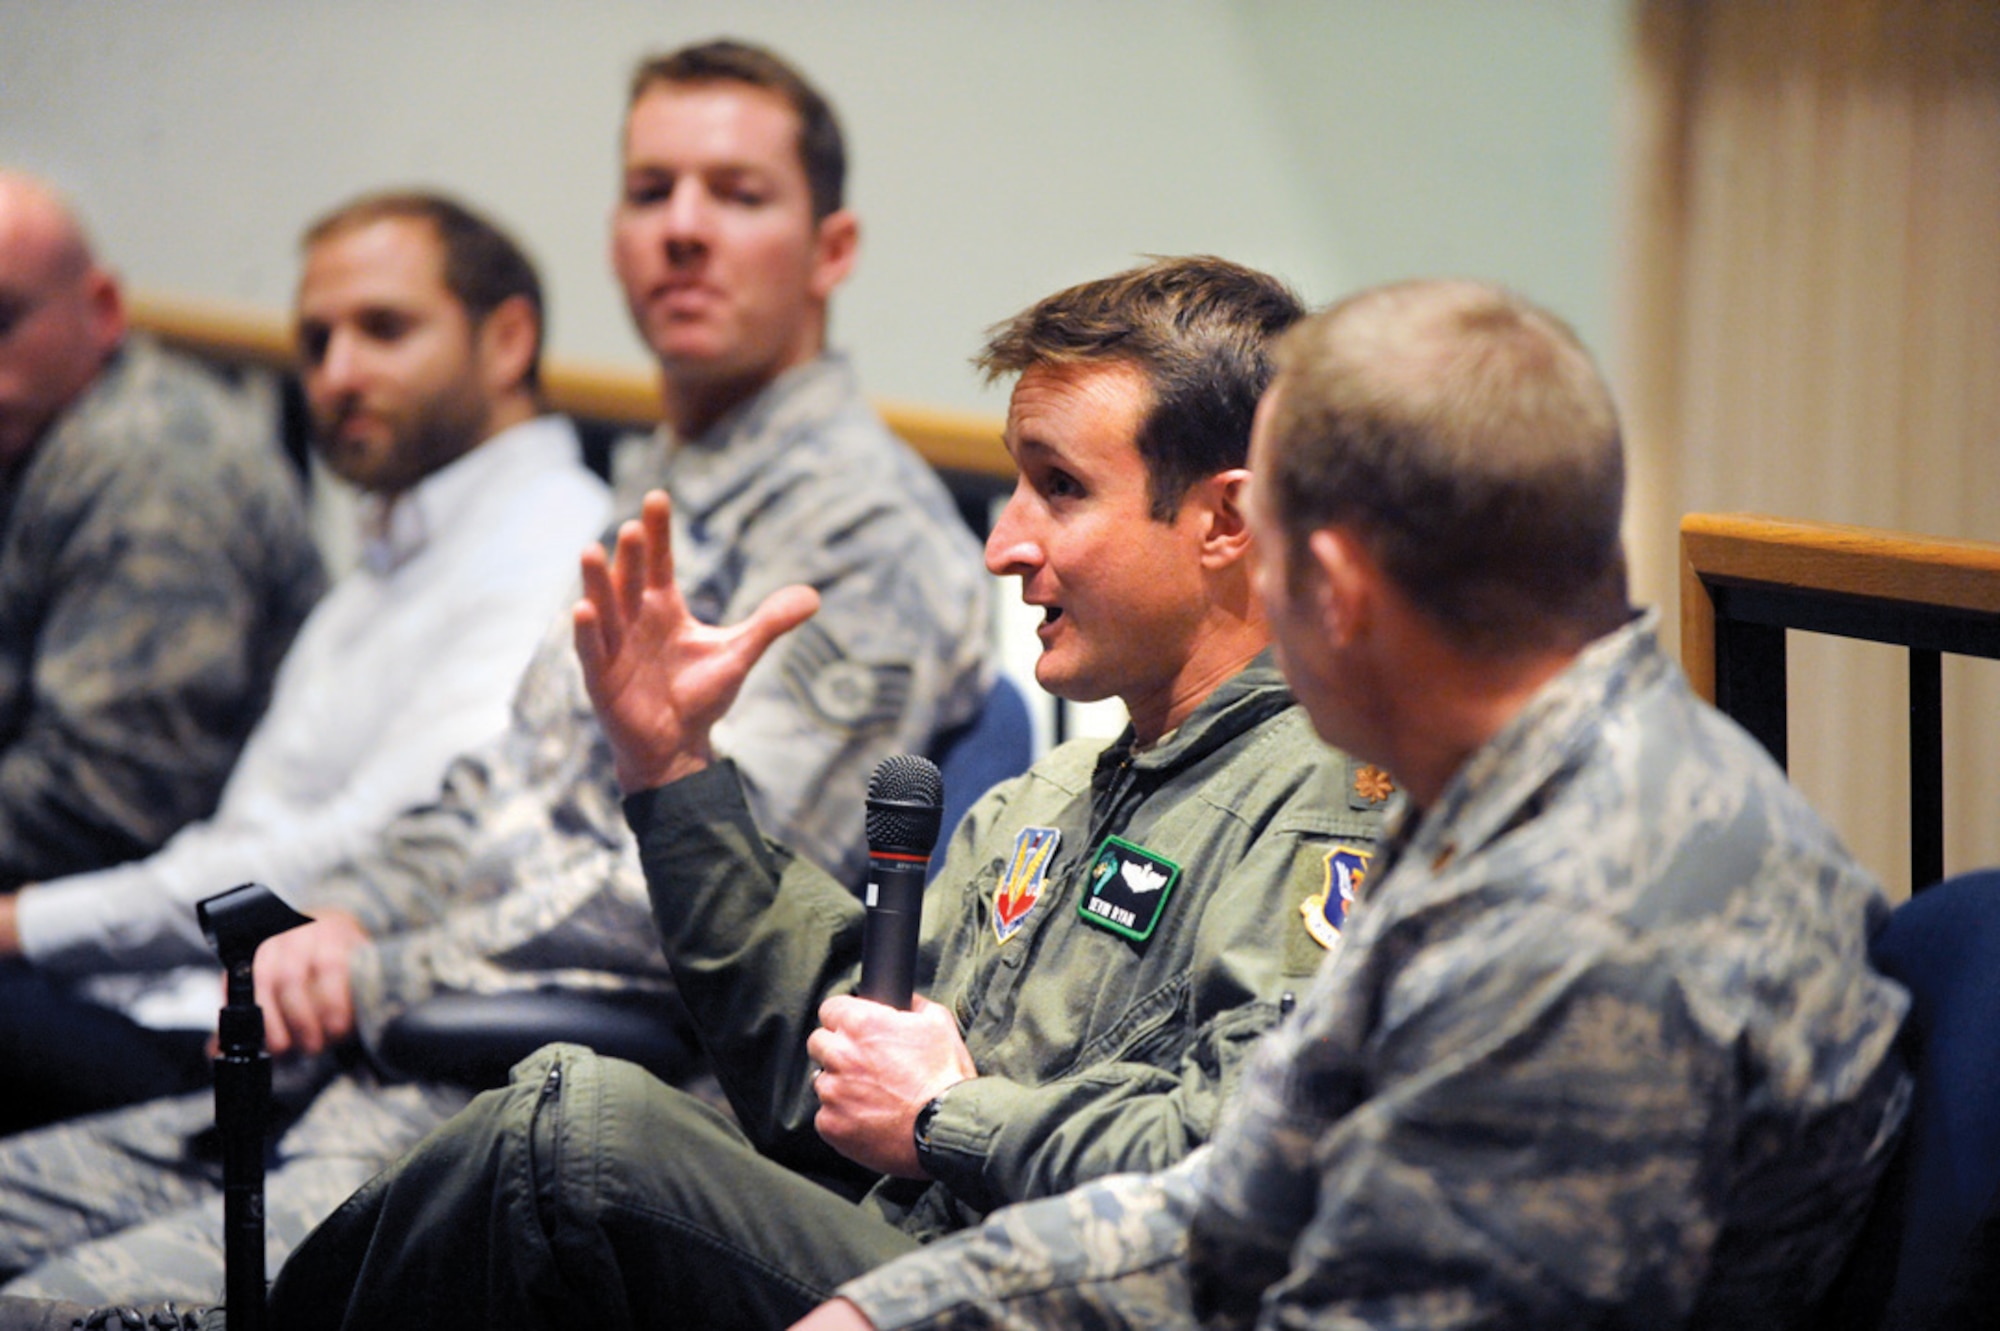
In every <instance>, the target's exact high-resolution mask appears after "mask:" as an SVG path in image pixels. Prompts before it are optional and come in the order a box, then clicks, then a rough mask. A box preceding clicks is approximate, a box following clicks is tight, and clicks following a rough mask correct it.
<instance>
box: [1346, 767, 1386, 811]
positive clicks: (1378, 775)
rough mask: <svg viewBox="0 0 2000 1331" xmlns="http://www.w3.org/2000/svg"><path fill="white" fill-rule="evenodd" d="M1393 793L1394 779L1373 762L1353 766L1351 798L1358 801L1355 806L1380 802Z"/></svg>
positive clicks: (1359, 806) (1364, 806)
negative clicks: (1352, 793)
mask: <svg viewBox="0 0 2000 1331" xmlns="http://www.w3.org/2000/svg"><path fill="white" fill-rule="evenodd" d="M1395 793H1396V782H1395V780H1394V779H1393V778H1391V777H1390V775H1389V774H1388V773H1387V772H1385V771H1383V770H1382V769H1381V768H1379V767H1377V766H1376V765H1375V764H1374V763H1362V764H1361V765H1360V766H1358V767H1356V768H1354V795H1353V798H1354V800H1355V801H1358V802H1357V803H1356V804H1355V807H1356V808H1366V807H1368V806H1370V805H1375V804H1380V803H1381V802H1382V801H1383V800H1386V799H1388V798H1389V797H1390V796H1391V795H1393V794H1395Z"/></svg>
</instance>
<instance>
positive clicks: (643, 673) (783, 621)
mask: <svg viewBox="0 0 2000 1331" xmlns="http://www.w3.org/2000/svg"><path fill="white" fill-rule="evenodd" d="M670 514H671V508H670V505H669V501H668V499H667V496H666V495H665V494H664V493H662V492H661V491H659V490H654V491H652V492H651V493H649V494H648V495H647V496H646V498H645V502H644V503H643V504H642V506H641V507H640V511H639V517H638V519H637V520H636V521H632V522H627V523H626V524H624V526H622V527H620V528H619V529H618V549H617V553H616V555H615V556H614V557H613V558H611V559H609V560H607V559H606V558H605V555H604V551H603V550H602V549H600V548H599V547H597V546H594V545H593V546H592V547H590V548H589V549H588V550H586V551H584V553H583V596H584V599H583V600H581V601H578V602H577V603H576V610H575V612H574V620H575V626H576V654H577V656H578V657H579V658H580V659H581V660H582V662H583V678H584V683H585V684H586V685H587V686H588V687H589V689H590V701H591V703H592V704H593V705H594V706H595V707H596V708H597V719H598V723H599V724H600V725H602V726H603V727H604V733H605V735H606V736H608V737H609V738H610V740H611V751H612V754H613V756H614V758H615V759H616V762H617V769H618V784H619V785H620V786H622V787H624V789H625V790H626V792H627V793H631V792H633V791H639V790H650V789H652V788H653V787H655V786H663V785H666V784H667V783H668V782H670V781H677V780H679V779H680V778H681V777H684V776H688V775H691V774H692V773H695V772H698V771H700V770H701V769H702V768H704V767H707V766H708V764H709V763H710V761H712V759H713V756H714V755H713V753H712V752H711V750H710V748H709V732H710V731H711V730H712V729H713V728H714V726H715V723H716V722H717V721H719V720H721V719H722V715H723V713H725V712H727V711H728V710H729V704H730V703H731V702H733V701H735V698H736V693H737V690H739V689H741V688H742V687H743V680H744V677H745V676H747V675H748V674H749V673H750V668H751V667H752V666H754V665H756V664H757V661H758V658H760V657H761V656H763V654H764V650H765V649H766V648H767V647H769V646H770V645H771V643H772V642H773V641H775V640H776V639H777V638H778V637H779V635H781V634H783V633H785V632H787V631H789V630H791V629H794V628H796V627H798V626H799V625H800V624H802V623H804V622H805V621H806V620H807V619H809V618H810V617H811V616H812V613H813V612H814V611H815V610H817V609H818V608H819V593H818V592H815V591H814V590H813V589H812V588H810V587H798V586H794V587H783V588H780V589H779V590H777V591H775V592H773V593H771V595H770V596H768V597H766V598H765V600H764V603H763V604H762V605H760V606H758V607H757V609H756V610H755V611H753V612H752V613H751V615H750V617H749V618H748V619H746V620H744V621H743V622H742V623H740V624H736V625H733V626H731V627H728V628H714V627H711V626H710V625H707V624H704V623H702V622H701V621H700V620H698V619H696V618H695V617H694V616H693V615H692V614H691V613H689V611H688V608H687V600H686V598H684V597H683V596H682V595H681V590H680V588H679V587H678V586H677V585H676V584H675V582H674V552H673V540H672V537H671V536H670V534H669V521H668V519H669V517H670Z"/></svg>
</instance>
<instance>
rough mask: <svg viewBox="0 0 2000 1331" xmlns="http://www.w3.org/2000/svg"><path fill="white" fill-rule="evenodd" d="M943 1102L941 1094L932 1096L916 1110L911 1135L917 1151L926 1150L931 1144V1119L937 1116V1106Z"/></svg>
mask: <svg viewBox="0 0 2000 1331" xmlns="http://www.w3.org/2000/svg"><path fill="white" fill-rule="evenodd" d="M943 1103H944V1097H943V1096H942V1095H939V1096H934V1097H932V1099H931V1101H930V1103H928V1104H926V1105H925V1106H924V1107H923V1108H922V1109H919V1110H918V1111H917V1121H916V1122H915V1123H914V1124H912V1125H911V1126H912V1133H911V1135H912V1136H914V1137H915V1138H916V1141H917V1149H918V1150H919V1151H923V1150H928V1149H929V1148H930V1144H931V1120H932V1119H934V1118H936V1117H937V1112H938V1106H939V1105H941V1104H943Z"/></svg>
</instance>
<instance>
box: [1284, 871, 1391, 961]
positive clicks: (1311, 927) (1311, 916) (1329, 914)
mask: <svg viewBox="0 0 2000 1331" xmlns="http://www.w3.org/2000/svg"><path fill="white" fill-rule="evenodd" d="M1372 858H1374V857H1373V856H1372V855H1371V854H1370V853H1369V852H1368V851H1365V850H1356V849H1355V848H1354V847H1352V846H1335V847H1334V848H1333V849H1332V850H1329V851H1328V852H1327V853H1326V884H1325V886H1323V887H1322V888H1320V890H1319V891H1317V892H1315V893H1313V895H1311V896H1309V897H1307V898H1306V899H1305V900H1304V901H1301V902H1300V903H1299V915H1300V916H1301V917H1302V918H1303V919H1304V920H1305V922H1306V932H1307V933H1309V934H1311V935H1312V936H1313V941H1314V942H1315V943H1318V944H1319V945H1320V946H1321V947H1323V948H1326V949H1327V950H1328V951H1332V950H1333V948H1334V947H1335V946H1336V945H1337V944H1338V943H1339V942H1340V931H1341V930H1342V929H1344V928H1346V927H1347V908H1348V907H1349V906H1351V905H1353V904H1354V894H1355V893H1356V892H1359V891H1360V890H1361V884H1362V883H1364V882H1366V881H1367V879H1368V861H1369V860H1370V859H1372Z"/></svg>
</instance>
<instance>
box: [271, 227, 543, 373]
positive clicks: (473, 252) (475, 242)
mask: <svg viewBox="0 0 2000 1331" xmlns="http://www.w3.org/2000/svg"><path fill="white" fill-rule="evenodd" d="M389 218H409V219H411V220H414V221H421V222H428V223H430V225H431V229H432V230H433V231H435V232H436V233H437V238H438V247H439V249H440V250H441V251H442V252H443V256H444V285H445V289H446V290H447V291H449V292H451V294H452V296H453V297H454V298H455V299H456V300H457V301H458V303H459V304H460V305H462V306H463V307H464V308H465V315H466V319H467V320H468V321H469V322H470V323H471V324H472V326H473V327H474V328H477V327H479V326H480V325H481V324H483V323H485V322H486V317H487V316H488V315H490V314H492V313H493V311H494V310H496V309H498V308H499V307H500V306H501V304H503V303H504V302H506V301H509V300H512V299H513V298H514V297H516V296H519V297H521V298H522V299H524V300H526V301H527V302H528V305H529V308H530V309H532V310H533V311H534V315H535V351H534V355H533V356H532V357H531V358H530V359H529V361H528V373H527V375H526V376H525V383H526V385H527V387H528V388H529V389H530V390H531V391H533V390H538V389H539V388H540V387H541V382H542V334H543V330H544V329H545V327H546V324H545V322H544V320H545V318H546V314H545V312H544V307H543V303H542V281H541V278H540V277H538V276H536V273H535V266H534V264H532V263H530V262H529V261H528V256H527V255H526V254H525V253H523V252H522V250H521V247H520V246H519V245H517V244H515V243H514V240H513V238H512V237H510V236H509V235H508V234H507V233H506V232H504V231H502V230H501V229H500V228H499V227H497V226H495V225H494V224H493V223H492V222H490V221H488V220H487V219H486V218H484V217H482V216H480V215H479V214H478V213H476V212H474V211H472V209H470V208H468V207H466V206H465V205H464V204H462V203H460V202H458V200H456V199H453V198H450V197H448V196H446V195H443V194H436V193H432V192H430V191H427V190H384V191H382V192H380V193H375V194H364V195H362V196H361V197H360V198H358V199H354V200H351V201H349V202H347V203H344V204H342V205H341V206H340V207H338V208H335V209H334V210H333V211H332V212H329V213H327V214H326V215H325V216H323V217H321V218H320V219H319V220H318V221H316V222H314V223H313V224H312V225H311V226H309V227H307V228H306V232H305V237H304V239H303V240H302V241H301V242H300V244H301V246H302V247H303V248H305V249H308V250H310V249H312V248H313V247H314V246H315V245H318V244H320V243H321V242H322V241H325V240H329V239H331V238H332V237H334V236H336V235H339V234H340V233H342V232H345V231H352V230H354V229H356V228H357V227H362V226H366V225H368V224H369V223H371V222H380V221H384V220H386V219H389Z"/></svg>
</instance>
